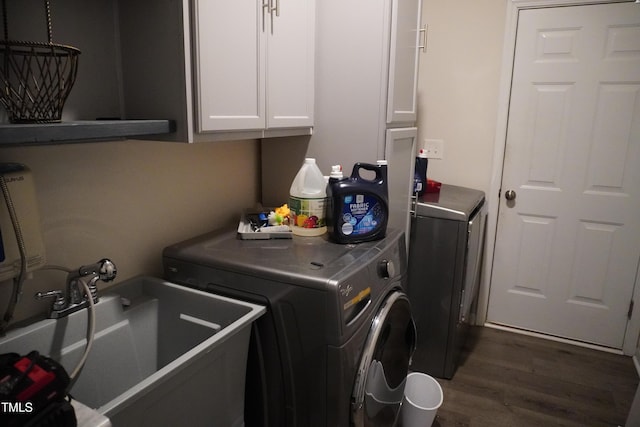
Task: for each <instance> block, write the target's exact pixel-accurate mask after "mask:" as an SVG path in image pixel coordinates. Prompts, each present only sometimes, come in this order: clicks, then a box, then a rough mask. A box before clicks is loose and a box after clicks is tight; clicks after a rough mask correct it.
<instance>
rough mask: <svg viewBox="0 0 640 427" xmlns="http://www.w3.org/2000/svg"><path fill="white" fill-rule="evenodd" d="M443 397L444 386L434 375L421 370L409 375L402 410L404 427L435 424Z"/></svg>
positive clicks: (421, 426)
mask: <svg viewBox="0 0 640 427" xmlns="http://www.w3.org/2000/svg"><path fill="white" fill-rule="evenodd" d="M442 397H443V396H442V388H441V387H440V384H438V382H437V381H436V380H435V379H434V378H433V377H430V376H429V375H427V374H423V373H421V372H412V373H410V374H409V375H407V383H406V385H405V388H404V398H403V399H402V410H401V412H400V413H401V417H402V425H403V427H428V426H430V425H431V424H433V420H434V419H435V418H436V412H437V411H438V408H439V407H440V405H442Z"/></svg>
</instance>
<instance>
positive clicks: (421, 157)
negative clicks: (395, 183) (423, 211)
mask: <svg viewBox="0 0 640 427" xmlns="http://www.w3.org/2000/svg"><path fill="white" fill-rule="evenodd" d="M428 162H429V159H427V153H426V152H425V151H424V150H423V149H422V148H421V149H420V150H419V151H418V155H417V156H416V167H415V174H414V177H413V192H414V193H415V194H417V195H418V196H422V194H424V192H425V191H426V190H427V165H428Z"/></svg>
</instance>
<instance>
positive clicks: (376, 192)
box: [327, 160, 389, 243]
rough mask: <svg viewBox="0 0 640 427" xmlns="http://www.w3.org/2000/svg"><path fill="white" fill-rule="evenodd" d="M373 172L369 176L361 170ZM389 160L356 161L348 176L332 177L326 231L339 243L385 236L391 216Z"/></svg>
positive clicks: (376, 238) (364, 240) (357, 241)
mask: <svg viewBox="0 0 640 427" xmlns="http://www.w3.org/2000/svg"><path fill="white" fill-rule="evenodd" d="M362 170H366V171H370V172H373V173H374V174H375V177H373V178H372V179H369V178H367V177H363V176H362V175H361V171H362ZM387 187H388V185H387V162H386V161H385V160H378V162H377V164H375V165H372V164H369V163H356V164H355V165H353V171H352V172H351V176H350V177H348V178H329V184H328V186H327V195H328V198H329V209H327V231H328V232H329V238H330V239H331V240H332V241H334V242H336V243H360V242H367V241H370V240H378V239H382V238H383V237H384V236H385V234H386V232H387V223H388V220H389V190H388V188H387Z"/></svg>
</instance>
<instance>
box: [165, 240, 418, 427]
mask: <svg viewBox="0 0 640 427" xmlns="http://www.w3.org/2000/svg"><path fill="white" fill-rule="evenodd" d="M163 264H164V274H165V277H166V279H167V280H170V281H172V282H174V283H178V284H182V285H185V286H190V287H194V288H198V289H202V290H205V291H208V292H214V293H217V294H221V295H226V296H232V297H234V298H238V299H243V300H246V301H251V302H254V303H259V304H262V305H265V306H266V307H267V314H266V315H264V316H262V317H261V318H260V319H258V321H257V322H254V326H253V329H252V334H251V344H250V348H249V360H248V365H247V375H246V381H247V382H246V396H245V424H246V425H247V426H276V427H281V426H304V427H307V426H331V427H335V426H349V425H355V426H386V425H388V426H391V425H394V423H395V422H396V420H397V417H398V413H399V409H400V404H401V401H402V396H403V394H404V384H405V378H406V375H407V373H408V369H409V363H410V359H411V356H412V354H413V351H414V349H415V343H416V332H415V326H414V323H413V319H412V317H411V309H410V304H409V300H408V298H407V296H406V294H405V290H404V289H405V284H406V276H407V274H406V273H407V271H406V268H407V254H406V246H405V236H404V233H403V232H401V231H398V230H392V229H389V230H388V232H387V237H386V238H384V239H382V240H379V241H374V242H366V243H360V244H355V245H354V244H350V245H339V244H335V243H331V242H329V241H328V240H327V239H325V238H318V237H315V238H308V237H298V236H294V237H293V239H277V240H266V241H265V240H240V239H238V238H237V236H236V232H227V233H209V234H206V235H203V236H199V237H196V238H194V239H190V240H188V241H185V242H182V243H178V244H175V245H172V246H169V247H167V248H165V250H164V253H163ZM229 375H233V373H229ZM211 382H212V387H215V378H212V379H211Z"/></svg>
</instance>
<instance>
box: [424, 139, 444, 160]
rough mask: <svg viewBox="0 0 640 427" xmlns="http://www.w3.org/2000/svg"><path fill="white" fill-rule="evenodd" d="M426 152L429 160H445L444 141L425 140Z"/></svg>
mask: <svg viewBox="0 0 640 427" xmlns="http://www.w3.org/2000/svg"><path fill="white" fill-rule="evenodd" d="M424 151H425V152H426V154H427V158H428V159H444V141H443V140H441V139H425V140H424Z"/></svg>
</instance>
